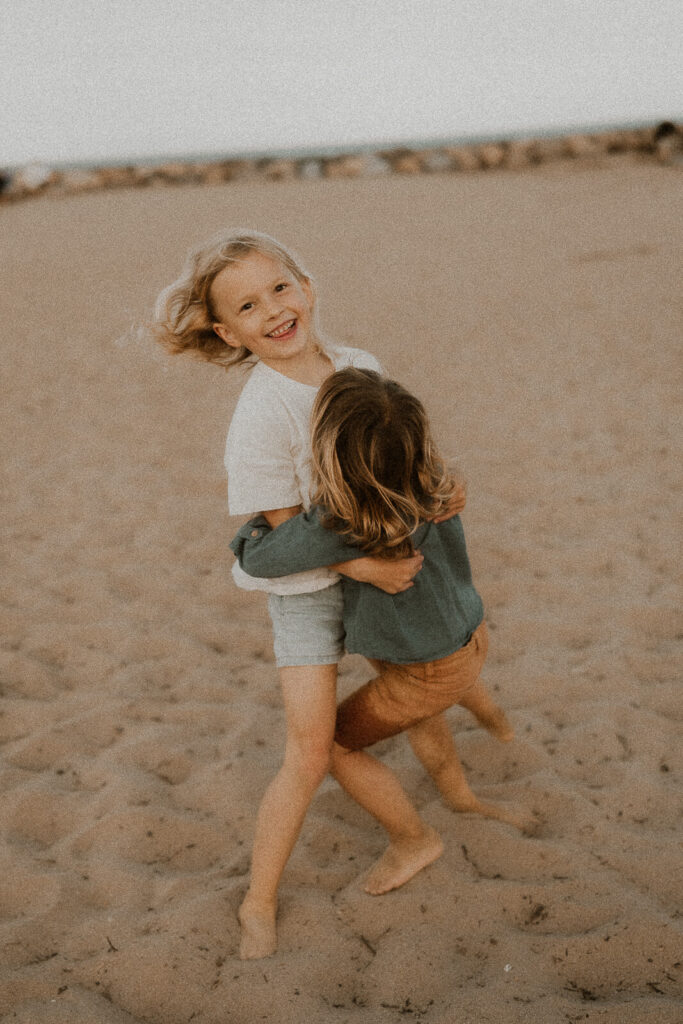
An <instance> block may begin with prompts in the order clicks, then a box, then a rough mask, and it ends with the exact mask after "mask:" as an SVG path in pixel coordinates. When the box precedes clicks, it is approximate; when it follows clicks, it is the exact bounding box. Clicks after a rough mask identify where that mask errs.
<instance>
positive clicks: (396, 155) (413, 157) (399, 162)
mask: <svg viewBox="0 0 683 1024" xmlns="http://www.w3.org/2000/svg"><path fill="white" fill-rule="evenodd" d="M379 155H380V157H381V158H382V159H383V160H386V162H387V163H388V164H389V166H390V167H391V170H392V171H394V172H395V173H397V174H420V172H421V171H422V169H423V168H422V160H421V159H420V155H419V153H417V152H416V151H415V150H414V149H405V148H403V149H389V150H386V151H384V152H382V153H380V154H379Z"/></svg>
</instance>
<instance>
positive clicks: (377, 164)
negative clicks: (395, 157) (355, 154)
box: [363, 153, 391, 177]
mask: <svg viewBox="0 0 683 1024" xmlns="http://www.w3.org/2000/svg"><path fill="white" fill-rule="evenodd" d="M363 174H365V175H367V176H368V177H376V176H379V175H382V174H391V164H390V163H389V161H388V160H385V159H384V157H382V156H380V154H379V153H366V155H365V156H364V157H363Z"/></svg>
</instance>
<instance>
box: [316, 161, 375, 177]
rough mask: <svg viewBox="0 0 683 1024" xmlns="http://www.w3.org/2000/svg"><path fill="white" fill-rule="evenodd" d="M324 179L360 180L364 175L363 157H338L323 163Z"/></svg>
mask: <svg viewBox="0 0 683 1024" xmlns="http://www.w3.org/2000/svg"><path fill="white" fill-rule="evenodd" d="M322 166H323V173H324V175H325V177H326V178H360V177H362V175H363V174H364V173H365V158H364V157H363V156H339V157H333V158H332V159H331V160H324V161H323V165H322Z"/></svg>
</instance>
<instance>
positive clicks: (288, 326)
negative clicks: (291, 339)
mask: <svg viewBox="0 0 683 1024" xmlns="http://www.w3.org/2000/svg"><path fill="white" fill-rule="evenodd" d="M293 326H294V321H293V320H290V321H289V323H288V324H284V325H283V326H282V327H279V328H278V329H277V331H271V332H270V334H269V335H268V337H269V338H279V337H280V335H281V334H286V333H287V331H291V329H292V327H293Z"/></svg>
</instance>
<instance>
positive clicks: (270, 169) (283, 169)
mask: <svg viewBox="0 0 683 1024" xmlns="http://www.w3.org/2000/svg"><path fill="white" fill-rule="evenodd" d="M258 169H259V173H260V174H261V175H262V176H263V177H264V178H267V179H268V181H289V180H291V179H292V178H296V176H297V174H298V170H299V168H298V164H297V162H296V161H295V160H286V159H284V158H274V159H268V160H263V161H262V162H261V163H260V164H259V168H258Z"/></svg>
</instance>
